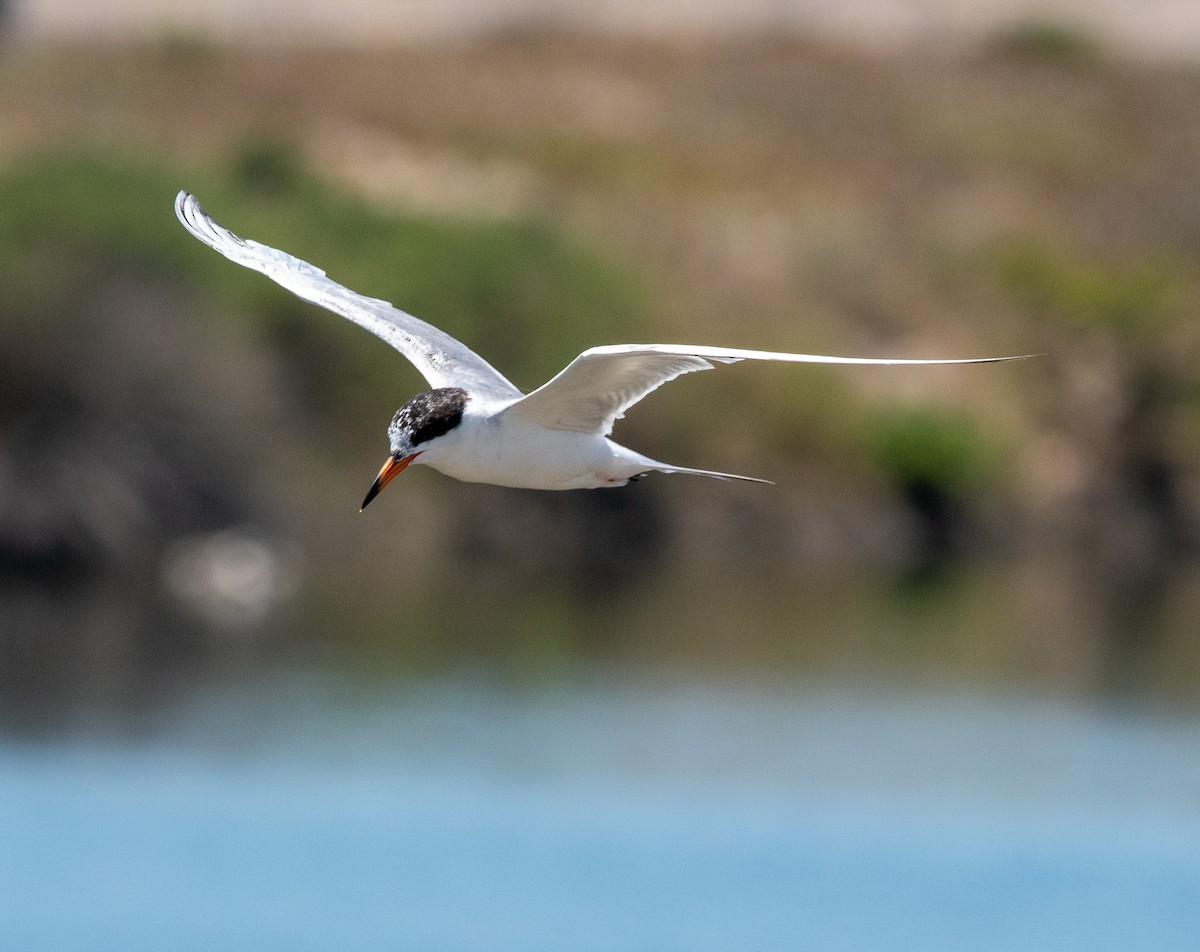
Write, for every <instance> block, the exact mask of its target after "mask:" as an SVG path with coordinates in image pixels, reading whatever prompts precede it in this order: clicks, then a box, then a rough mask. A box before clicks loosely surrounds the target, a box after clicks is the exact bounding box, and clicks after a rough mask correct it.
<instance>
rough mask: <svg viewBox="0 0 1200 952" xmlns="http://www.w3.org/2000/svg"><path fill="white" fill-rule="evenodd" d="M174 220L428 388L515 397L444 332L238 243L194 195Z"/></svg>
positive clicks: (180, 204) (178, 203) (271, 252)
mask: <svg viewBox="0 0 1200 952" xmlns="http://www.w3.org/2000/svg"><path fill="white" fill-rule="evenodd" d="M175 214H176V215H177V216H179V220H180V221H181V222H182V223H183V226H184V227H185V228H186V229H187V230H188V231H189V232H191V233H192V234H193V235H195V236H196V237H197V238H199V239H200V240H201V241H202V242H204V243H205V244H206V245H208V246H209V247H210V248H212V249H213V250H214V251H218V252H220V253H221V254H222V255H224V256H225V257H226V258H228V259H229V260H230V261H233V262H235V263H236V264H240V265H244V266H245V267H247V268H252V269H253V270H255V271H258V272H261V273H262V274H265V275H266V276H267V277H268V278H270V279H271V280H272V281H274V282H275V283H276V284H279V285H281V286H283V287H285V288H287V289H288V290H289V291H291V292H292V293H293V294H295V295H296V296H297V297H300V298H303V299H304V300H305V301H310V302H312V303H313V304H319V305H320V306H321V307H324V308H327V309H329V310H330V311H333V312H334V313H335V314H340V315H341V316H342V317H345V318H348V319H349V320H351V321H353V322H354V323H355V324H358V325H359V326H360V327H365V328H366V329H367V330H369V331H370V332H371V333H372V334H374V335H375V336H377V337H380V338H382V339H383V340H385V341H387V342H388V343H389V344H391V345H392V346H393V347H395V348H396V350H398V351H400V353H402V354H403V355H404V356H405V357H407V358H408V359H409V360H410V361H412V363H413V365H414V366H415V367H416V368H417V370H419V371H420V372H421V374H422V376H424V378H425V379H426V380H428V381H429V385H430V386H431V387H462V388H463V389H464V390H467V391H469V392H470V393H472V394H473V395H476V396H481V397H487V398H491V399H495V400H512V399H513V398H515V397H520V396H521V391H520V390H518V389H517V388H516V387H515V386H513V385H512V384H511V383H509V381H508V380H506V379H505V377H504V376H503V375H502V374H501V373H500V372H499V371H498V370H496V369H495V368H494V367H492V366H491V364H489V363H488V362H487V361H486V360H484V359H483V358H482V357H480V356H479V355H478V354H476V353H475V352H474V351H473V350H471V349H470V348H469V347H467V346H466V345H465V344H463V343H461V342H459V341H457V340H455V339H454V338H453V337H451V336H450V335H449V334H447V333H446V332H445V331H442V330H439V329H438V328H436V327H434V326H433V325H432V324H427V323H425V321H422V320H420V319H419V318H416V317H413V316H412V315H411V314H407V313H405V312H404V311H401V310H400V309H399V308H396V307H393V306H392V305H391V304H389V303H388V302H387V301H381V300H379V299H377V298H370V297H365V296H364V295H361V294H356V293H355V292H354V291H351V290H349V289H348V288H345V287H343V286H342V285H340V284H338V283H337V282H336V281H333V280H331V279H329V278H328V277H326V276H325V272H324V271H322V270H321V269H320V268H317V267H314V266H313V265H311V264H309V263H308V262H307V261H301V260H300V259H299V258H294V257H292V256H291V255H289V254H287V253H286V252H283V251H279V250H278V249H276V248H271V247H269V246H268V245H263V244H259V243H258V242H257V241H249V240H246V239H243V238H239V237H238V236H237V235H235V234H234V233H233V232H231V231H229V230H228V229H227V228H223V227H222V226H221V225H218V224H217V223H216V222H215V221H213V220H212V219H211V218H209V217H208V215H207V214H206V213H205V211H204V209H203V208H201V207H200V203H199V202H198V201H197V200H196V197H195V196H194V195H190V194H188V193H187V192H180V193H179V195H178V196H177V197H176V199H175Z"/></svg>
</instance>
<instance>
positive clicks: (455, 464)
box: [414, 405, 652, 489]
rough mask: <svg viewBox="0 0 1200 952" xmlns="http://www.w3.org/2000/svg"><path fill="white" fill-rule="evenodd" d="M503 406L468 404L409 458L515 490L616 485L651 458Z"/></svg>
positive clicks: (468, 479)
mask: <svg viewBox="0 0 1200 952" xmlns="http://www.w3.org/2000/svg"><path fill="white" fill-rule="evenodd" d="M502 411H503V405H499V406H495V407H487V406H484V407H479V408H473V407H470V406H468V408H467V412H466V413H465V414H464V415H463V420H462V423H460V424H459V425H458V426H457V427H455V428H454V429H453V430H451V431H450V432H449V433H447V434H445V435H444V436H440V437H438V438H437V439H435V440H431V441H430V442H429V443H428V444H427V446H426V447H424V452H422V453H421V455H420V456H418V457H417V458H416V460H414V463H420V464H423V465H425V466H431V467H433V468H434V469H436V470H438V471H439V472H442V473H445V474H446V475H447V476H452V477H454V478H455V479H460V480H463V481H464V482H470V483H493V484H495V485H497V486H510V487H513V488H517V489H597V488H600V487H603V486H619V485H622V484H624V483H625V482H626V481H627V480H628V479H629V477H630V476H634V475H637V474H638V473H641V472H644V471H645V470H646V469H647V468H648V467H647V465H646V464H648V463H650V462H652V461H650V460H647V459H646V458H645V457H643V456H641V455H639V454H637V453H634V452H633V451H631V450H628V449H626V448H625V447H623V446H620V445H618V444H616V443H613V442H612V441H611V440H609V439H607V438H605V437H603V436H600V435H598V434H591V433H574V432H571V431H568V430H553V429H547V428H545V427H540V426H536V425H533V424H530V423H527V422H524V421H522V420H518V419H511V418H509V417H506V416H505V414H504V413H503V412H502Z"/></svg>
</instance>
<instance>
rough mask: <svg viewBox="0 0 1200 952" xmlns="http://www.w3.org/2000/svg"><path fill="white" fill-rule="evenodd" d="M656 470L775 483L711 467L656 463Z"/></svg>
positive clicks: (770, 484) (713, 477) (746, 481)
mask: <svg viewBox="0 0 1200 952" xmlns="http://www.w3.org/2000/svg"><path fill="white" fill-rule="evenodd" d="M653 469H654V471H655V472H659V473H684V474H685V475H688V476H707V477H709V478H710V479H737V480H741V481H742V482H744V483H764V484H765V485H767V486H774V485H775V484H774V483H773V482H771V480H769V479H759V478H758V477H757V476H739V475H737V474H736V473H716V472H713V471H712V470H711V469H691V468H690V467H687V466H668V465H667V464H666V463H655V464H654V466H653Z"/></svg>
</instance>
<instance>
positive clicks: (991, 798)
mask: <svg viewBox="0 0 1200 952" xmlns="http://www.w3.org/2000/svg"><path fill="white" fill-rule="evenodd" d="M1197 948H1200V724H1197V723H1195V722H1177V721H1169V720H1166V719H1162V718H1155V717H1151V716H1148V715H1136V714H1133V713H1128V712H1125V713H1122V712H1113V711H1106V710H1104V709H1102V708H1096V707H1088V706H1074V707H1073V706H1062V705H1058V704H1054V703H1050V702H1046V701H1034V700H1020V699H1007V700H1006V699H997V698H979V697H970V696H965V695H964V696H958V697H948V696H944V695H943V696H910V695H902V694H891V693H887V692H881V691H872V690H867V689H862V688H849V687H845V688H843V689H841V690H832V689H829V688H816V687H807V686H803V685H801V686H783V685H780V686H777V687H775V688H772V689H764V688H761V687H757V688H750V687H738V686H732V687H731V686H725V687H721V688H716V687H713V686H711V685H705V684H702V683H694V682H688V683H676V682H670V681H661V682H652V681H647V680H642V681H630V680H626V679H621V678H619V677H616V676H607V677H605V676H597V677H593V678H589V679H586V680H584V681H581V682H579V683H572V684H569V685H559V686H558V687H555V688H537V689H513V688H504V687H496V686H494V685H488V684H486V683H481V682H473V681H470V680H462V681H441V682H431V683H426V684H419V685H418V684H406V685H398V686H395V687H393V688H389V689H386V690H385V689H383V688H379V689H377V690H375V691H374V692H372V693H371V694H369V695H365V696H364V695H361V694H355V693H353V692H351V691H349V690H347V689H345V688H343V687H339V686H338V685H336V684H332V683H330V682H328V681H323V680H321V679H308V678H291V679H281V680H280V681H279V682H277V683H273V684H268V685H256V686H254V688H253V689H249V688H248V689H246V690H244V691H235V690H226V691H217V690H215V689H210V690H206V691H201V692H198V694H197V696H195V697H193V698H191V699H190V700H189V701H188V702H187V703H184V704H181V705H180V706H178V707H177V708H175V709H173V710H172V711H170V712H167V713H164V714H162V715H161V716H159V717H158V718H157V719H156V720H155V722H154V723H153V725H152V726H151V727H150V728H149V729H147V730H146V731H145V732H144V733H143V734H141V735H140V739H137V740H131V739H129V738H128V737H127V736H126V737H124V738H119V737H112V736H105V734H104V732H103V731H100V730H96V731H86V730H84V731H81V732H80V733H77V734H76V735H75V736H74V737H73V739H71V740H62V739H60V740H57V741H54V742H45V741H43V742H32V741H29V740H16V739H10V740H8V741H3V742H0V949H3V950H9V949H13V950H18V949H19V950H27V952H35V950H79V949H86V950H95V952H104V950H121V952H136V950H162V949H171V950H192V949H195V950H209V952H211V950H241V949H247V950H249V949H254V950H272V949H279V950H310V949H311V950H317V949H321V950H327V949H355V950H374V949H380V950H383V949H388V950H408V949H412V950H424V952H438V950H464V952H465V950H471V952H492V950H495V952H500V950H504V952H508V950H521V952H534V950H579V952H587V950H622V952H639V950H646V952H651V950H653V952H664V950H681V952H682V950H714V952H715V950H731V952H733V950H737V952H743V950H754V952H764V950H795V949H819V950H872V952H886V950H922V952H926V950H931V949H947V950H950V949H953V950H960V952H971V950H1006V952H1011V950H1021V949H1029V950H1034V949H1036V950H1055V952H1063V950H1075V949H1078V950H1089V952H1095V950H1106V949H1112V950H1122V952H1125V950H1129V949H1139V950H1156V949H1161V950H1167V949H1170V950H1175V949H1178V950H1189V952H1192V950H1195V949H1197Z"/></svg>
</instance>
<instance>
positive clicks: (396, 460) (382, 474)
mask: <svg viewBox="0 0 1200 952" xmlns="http://www.w3.org/2000/svg"><path fill="white" fill-rule="evenodd" d="M420 455H421V454H420V453H413V454H412V455H411V456H389V457H388V458H387V462H386V463H384V464H383V469H381V470H380V471H379V475H378V476H376V477H375V482H373V483H371V488H370V489H368V490H367V498H366V499H364V500H363V504H362V507H361V508H360V509H359V510H358V511H359V512H362V511H363V509H366V508H367V506H369V505H370V504H371V500H372V499H374V498H375V497H376V496H378V495H379V492H380V490H381V489H383V487H384V486H386V485H387V484H388V483H390V482H391V481H392V480H393V479H395V478H396V477H397V476H399V475H400V474H401V473H402V472H404V470H405V469H407V468H408V464H409V463H411V462H412V461H413V460H415V459H416V458H417V457H418V456H420Z"/></svg>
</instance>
